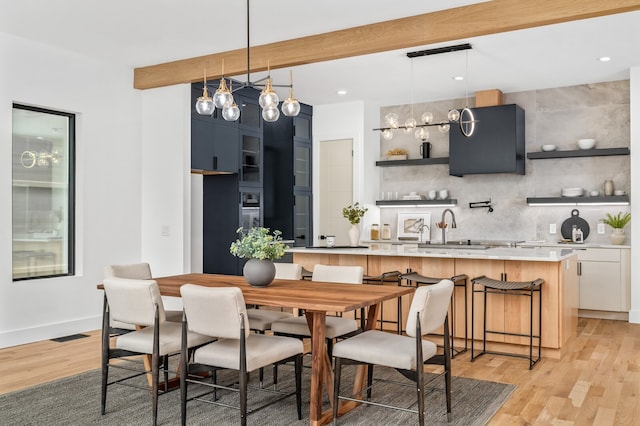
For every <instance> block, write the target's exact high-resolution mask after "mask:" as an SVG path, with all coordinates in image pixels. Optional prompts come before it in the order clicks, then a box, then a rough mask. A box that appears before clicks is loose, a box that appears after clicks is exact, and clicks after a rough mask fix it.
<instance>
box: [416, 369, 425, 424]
mask: <svg viewBox="0 0 640 426" xmlns="http://www.w3.org/2000/svg"><path fill="white" fill-rule="evenodd" d="M416 372H417V373H418V380H417V383H416V389H417V392H418V424H419V425H420V426H424V367H423V366H422V365H418V368H416Z"/></svg>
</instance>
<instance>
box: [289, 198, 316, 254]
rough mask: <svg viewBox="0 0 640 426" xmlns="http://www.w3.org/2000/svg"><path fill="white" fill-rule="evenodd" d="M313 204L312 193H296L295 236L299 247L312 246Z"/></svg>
mask: <svg viewBox="0 0 640 426" xmlns="http://www.w3.org/2000/svg"><path fill="white" fill-rule="evenodd" d="M311 202H312V194H311V193H310V192H299V191H295V193H294V206H293V208H294V218H293V222H294V223H293V235H294V239H295V246H297V247H306V246H310V245H311V234H312V231H311V223H312V222H311V211H312V210H311Z"/></svg>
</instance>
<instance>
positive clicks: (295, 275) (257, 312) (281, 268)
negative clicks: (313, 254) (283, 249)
mask: <svg viewBox="0 0 640 426" xmlns="http://www.w3.org/2000/svg"><path fill="white" fill-rule="evenodd" d="M274 265H275V267H276V277H275V279H277V280H301V279H302V266H301V265H300V264H298V263H274ZM247 316H248V317H249V327H250V328H251V330H254V331H257V332H258V333H264V332H265V331H267V330H270V329H271V324H272V323H273V322H274V321H278V320H281V319H284V318H291V317H293V314H291V313H289V312H282V311H274V310H272V309H259V308H257V307H256V308H252V309H247Z"/></svg>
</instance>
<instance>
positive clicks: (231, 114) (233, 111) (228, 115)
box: [222, 80, 240, 121]
mask: <svg viewBox="0 0 640 426" xmlns="http://www.w3.org/2000/svg"><path fill="white" fill-rule="evenodd" d="M223 81H224V80H223ZM229 84H231V88H232V89H233V83H231V82H230V83H229ZM229 95H231V91H229ZM222 118H224V119H225V120H226V121H236V120H237V119H238V118H240V108H238V105H237V104H236V101H234V100H233V96H231V103H229V104H227V105H225V106H223V107H222Z"/></svg>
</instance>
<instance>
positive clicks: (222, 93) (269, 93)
mask: <svg viewBox="0 0 640 426" xmlns="http://www.w3.org/2000/svg"><path fill="white" fill-rule="evenodd" d="M250 60H251V55H250V43H249V0H247V81H245V82H243V83H242V84H241V85H240V87H238V88H236V89H235V90H239V89H243V88H247V87H251V88H257V87H261V88H262V91H261V92H260V97H259V98H258V103H259V104H260V107H261V108H262V118H263V119H264V121H268V122H273V121H277V120H278V118H280V110H279V109H278V104H279V103H280V98H279V97H278V94H277V93H276V92H275V91H274V90H273V87H274V86H275V87H288V88H289V97H288V98H287V99H285V100H284V101H283V102H282V107H281V109H282V113H283V114H284V115H286V116H288V117H295V116H297V115H298V114H299V113H300V102H298V100H297V99H295V98H294V97H293V72H292V71H289V79H290V80H289V81H290V82H289V84H288V85H277V84H273V82H272V81H271V75H270V67H269V66H268V65H267V76H266V77H264V78H261V79H259V80H257V81H254V82H252V81H251V66H250ZM228 80H229V87H227V79H226V78H225V77H224V60H223V62H222V77H221V78H220V85H219V86H218V89H216V91H215V93H214V94H213V97H212V96H209V91H208V89H207V72H206V70H205V73H204V87H203V89H202V96H200V97H199V98H198V99H197V101H196V111H197V112H198V114H200V115H213V113H214V111H215V109H216V108H218V109H220V110H222V117H223V118H224V119H225V120H227V121H236V120H238V118H240V108H238V105H237V104H236V102H235V101H234V99H233V92H234V91H235V90H234V89H233V81H232V80H231V79H228ZM263 81H265V83H264V84H261V82H263Z"/></svg>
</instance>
